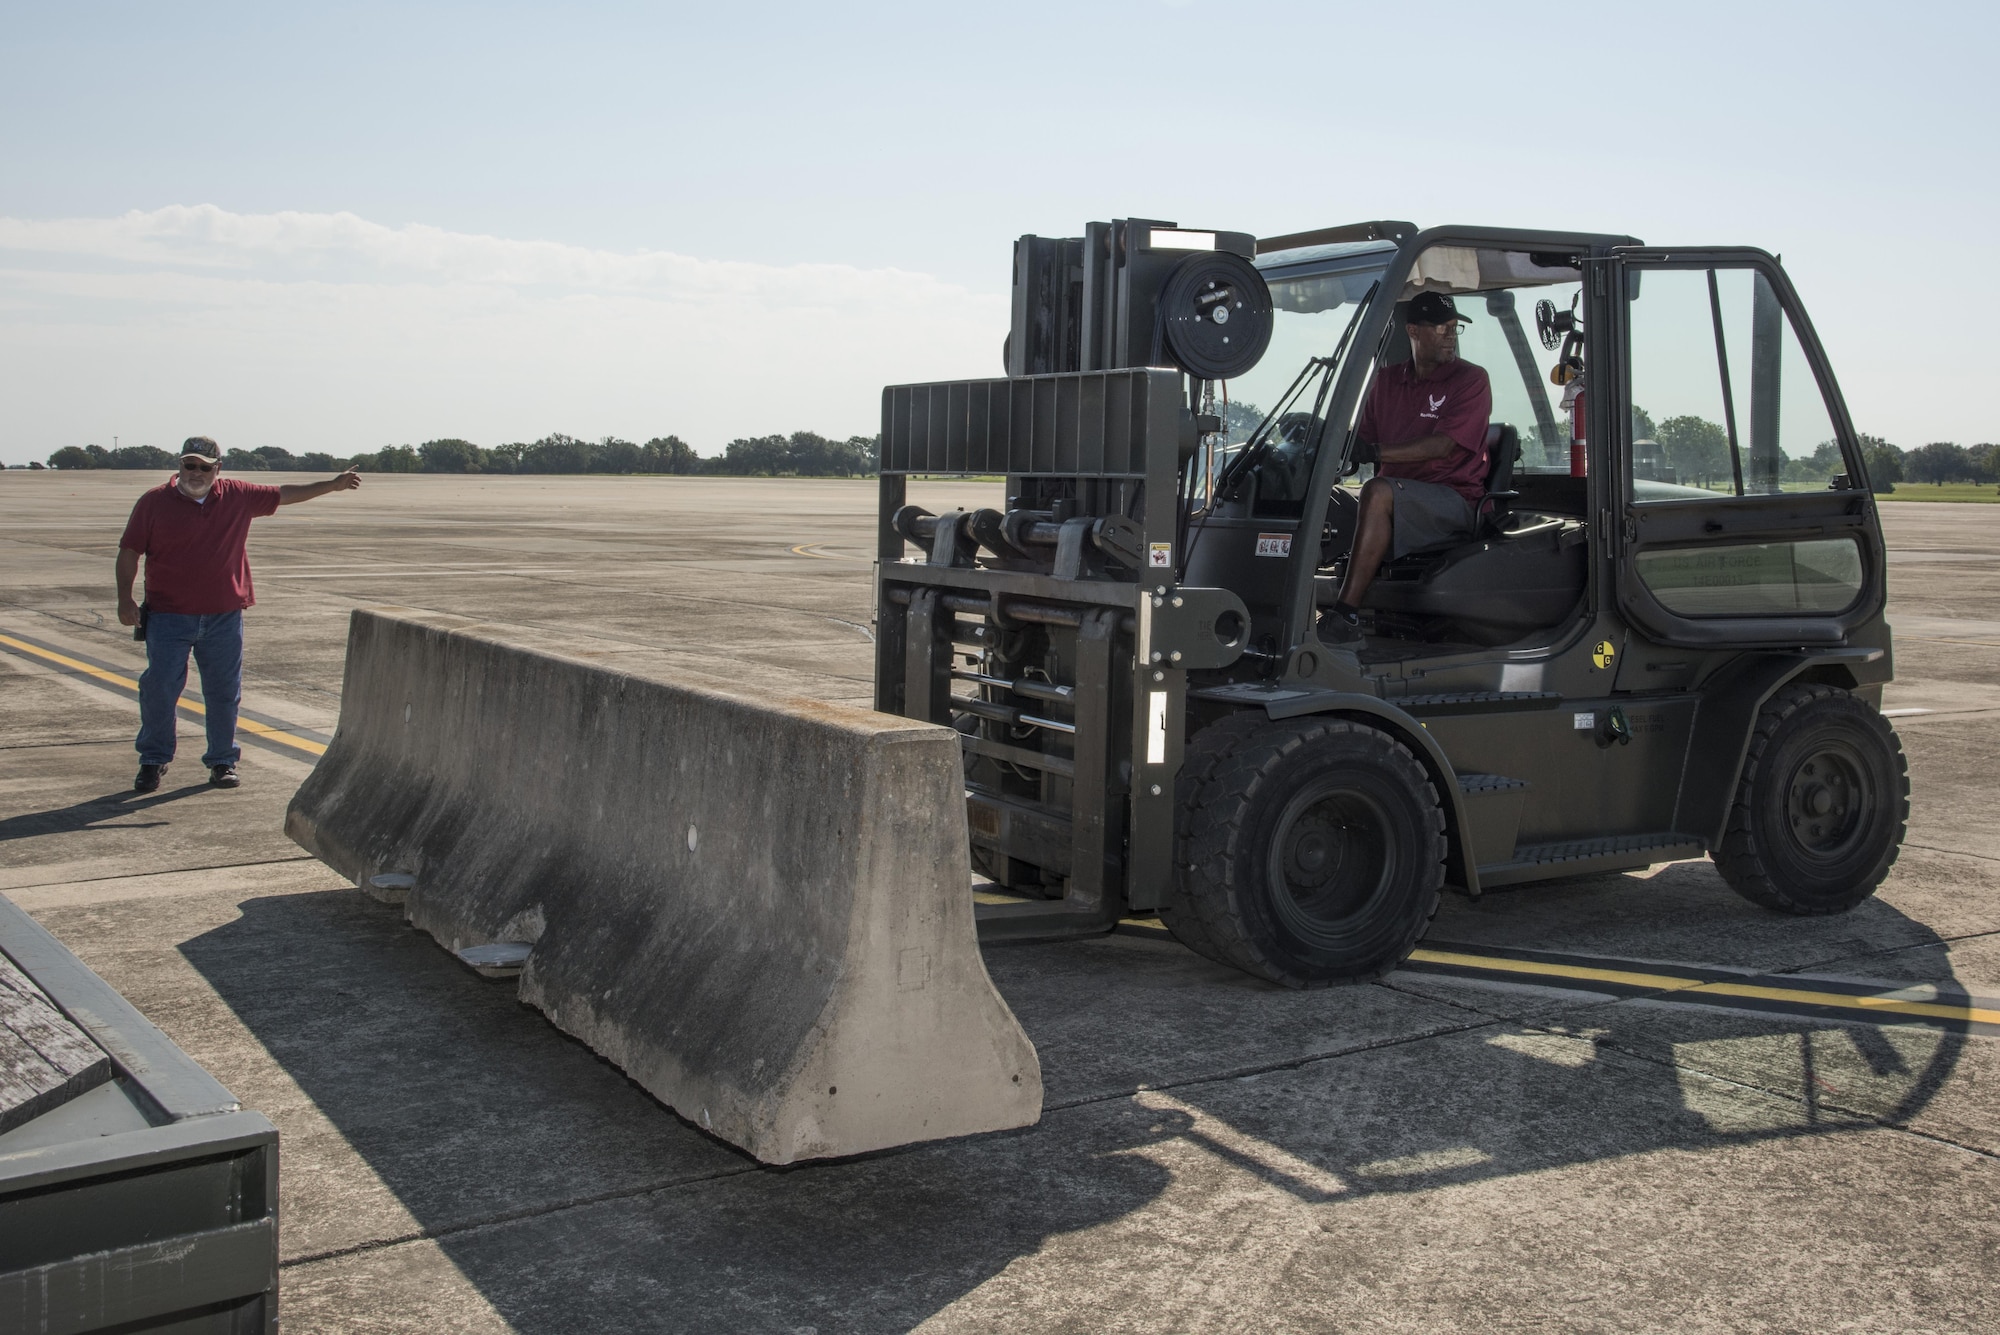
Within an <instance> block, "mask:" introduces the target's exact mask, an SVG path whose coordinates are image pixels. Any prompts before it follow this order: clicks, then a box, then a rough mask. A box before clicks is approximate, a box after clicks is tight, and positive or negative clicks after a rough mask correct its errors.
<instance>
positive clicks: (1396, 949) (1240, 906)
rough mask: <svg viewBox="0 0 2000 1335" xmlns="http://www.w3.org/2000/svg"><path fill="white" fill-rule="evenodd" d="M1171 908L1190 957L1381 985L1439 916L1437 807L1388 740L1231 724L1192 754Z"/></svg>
mask: <svg viewBox="0 0 2000 1335" xmlns="http://www.w3.org/2000/svg"><path fill="white" fill-rule="evenodd" d="M1176 800H1177V804H1178V806H1179V813H1178V815H1179V822H1178V823H1179V835H1178V838H1177V840H1176V845H1177V847H1176V853H1177V856H1176V858H1175V863H1176V869H1175V878H1174V879H1175V887H1174V894H1173V896H1172V902H1171V903H1170V904H1169V905H1167V906H1165V907H1163V908H1162V909H1161V911H1160V917H1161V918H1162V919H1163V920H1164V921H1165V922H1166V924H1167V926H1168V927H1169V928H1171V929H1172V931H1173V933H1174V935H1175V936H1176V937H1178V938H1180V940H1181V941H1182V942H1183V943H1184V944H1185V945H1186V946H1187V947H1188V948H1189V949H1191V950H1193V951H1194V952H1195V953H1197V954H1200V955H1205V956H1207V957H1208V958H1209V959H1212V960H1215V961H1217V962H1218V963H1222V964H1228V965H1233V966H1234V967H1236V968H1238V969H1241V970H1243V971H1244V972H1246V973H1250V974H1254V975H1256V976H1257V977H1259V978H1267V979H1269V980H1270V981H1272V982H1274V983H1281V984H1283V985H1284V986H1286V987H1325V986H1327V985H1328V984H1330V983H1343V982H1356V981H1361V980H1364V979H1369V978H1375V977H1379V976H1380V975H1382V974H1384V973H1387V972H1388V971H1389V970H1391V969H1393V968H1395V967H1396V966H1397V965H1398V964H1400V963H1402V961H1403V960H1404V958H1405V957H1406V956H1408V955H1409V953H1410V951H1411V950H1412V949H1414V948H1415V947H1416V944H1417V941H1418V939H1419V938H1421V937H1422V936H1423V934H1424V930H1425V928H1427V927H1428V926H1429V925H1430V921H1431V918H1432V917H1433V916H1434V915H1435V914H1436V913H1437V909H1438V902H1439V899H1440V891H1441V889H1442V887H1443V884H1444V859H1445V837H1444V828H1445V827H1444V812H1443V811H1442V810H1441V809H1440V807H1439V804H1438V796H1437V791H1436V789H1435V788H1434V787H1433V786H1432V785H1431V781H1430V776H1429V775H1428V774H1427V773H1426V772H1425V770H1424V767H1423V766H1422V765H1421V764H1420V763H1418V761H1417V758H1416V757H1415V756H1414V755H1412V754H1411V753H1410V750H1409V748H1408V747H1406V746H1404V745H1403V744H1402V743H1401V742H1399V741H1397V740H1396V739H1395V738H1394V737H1391V736H1390V735H1389V734H1388V733H1386V732H1383V731H1382V730H1380V729H1378V728H1372V727H1369V726H1367V725H1366V724H1362V723H1357V722H1354V721H1352V720H1349V719H1342V718H1308V719H1296V720H1287V721H1282V722H1273V721H1272V720H1270V719H1268V718H1265V717H1264V716H1263V715H1262V714H1261V713H1247V712H1246V713H1244V714H1237V715H1233V716H1231V717H1229V718H1227V719H1224V720H1222V721H1221V722H1219V723H1216V724H1214V725H1212V726H1210V727H1208V728H1205V729H1203V730H1202V731H1201V732H1199V733H1197V734H1196V735H1195V737H1194V739H1193V741H1191V742H1190V743H1189V744H1188V754H1187V757H1186V761H1185V763H1184V764H1183V766H1182V768H1181V776H1180V782H1179V784H1178V791H1177V793H1176Z"/></svg>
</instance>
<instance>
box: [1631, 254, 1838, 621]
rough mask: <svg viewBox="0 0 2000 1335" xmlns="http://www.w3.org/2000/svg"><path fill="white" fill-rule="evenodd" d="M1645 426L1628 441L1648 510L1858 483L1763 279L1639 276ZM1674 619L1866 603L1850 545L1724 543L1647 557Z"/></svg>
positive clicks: (1645, 570) (1636, 495)
mask: <svg viewBox="0 0 2000 1335" xmlns="http://www.w3.org/2000/svg"><path fill="white" fill-rule="evenodd" d="M1629 277H1630V279H1631V281H1630V283H1629V285H1628V289H1627V293H1626V299H1627V307H1626V309H1627V313H1628V319H1627V327H1628V329H1629V330H1630V355H1629V365H1630V368H1631V385H1632V400H1631V402H1632V420H1631V423H1630V429H1629V430H1628V432H1627V434H1626V437H1625V440H1624V442H1623V449H1624V451H1625V462H1626V465H1627V467H1626V473H1625V475H1626V477H1627V479H1628V480H1629V486H1630V488H1631V499H1632V501H1633V502H1634V503H1635V504H1637V505H1642V506H1644V505H1656V504H1675V503H1679V504H1686V503H1688V502H1714V503H1720V502H1723V501H1726V500H1729V499H1731V498H1735V497H1755V496H1771V495H1777V494H1780V493H1782V492H1788V491H1824V490H1825V489H1826V488H1827V485H1828V483H1829V481H1830V480H1831V478H1832V477H1834V476H1836V475H1839V474H1846V473H1851V472H1852V469H1851V467H1850V465H1849V463H1848V462H1847V461H1846V460H1845V458H1844V457H1843V455H1842V451H1841V447H1840V445H1839V443H1838V441H1837V439H1836V436H1835V432H1834V427H1833V419H1832V416H1831V415H1830V414H1829V413H1828V412H1827V407H1826V400H1825V399H1824V397H1823V396H1822V395H1821V393H1820V389H1819V384H1818V382H1817V380H1816V379H1815V378H1814V376H1813V372H1812V367H1811V365H1810V364H1809V363H1808V362H1807V361H1806V358H1805V354H1804V352H1803V350H1802V349H1801V348H1800V346H1799V341H1798V336H1797V334H1796V333H1795V332H1794V331H1793V329H1792V324H1791V319H1790V317H1789V316H1788V315H1787V314H1786V313H1785V311H1784V309H1783V307H1782V306H1781V305H1780V303H1779V301H1778V297H1777V293H1776V290H1775V289H1774V288H1773V287H1772V286H1771V284H1770V283H1769V282H1768V281H1767V280H1766V279H1765V277H1764V276H1763V274H1762V273H1760V272H1758V271H1757V270H1755V269H1749V268H1736V269H1643V270H1635V271H1632V272H1631V273H1630V274H1629ZM1634 567H1635V570H1636V572H1637V575H1638V577H1639V579H1640V580H1642V581H1643V582H1644V583H1645V585H1646V587H1647V589H1648V590H1649V591H1650V592H1651V593H1652V594H1653V596H1654V597H1655V598H1657V599H1658V600H1659V602H1660V603H1661V605H1662V606H1664V607H1666V608H1667V609H1668V610H1669V611H1671V612H1673V613H1675V614H1677V615H1680V616H1690V617H1705V616H1731V615H1739V616H1740V615H1759V616H1772V615H1785V614H1793V615H1831V614H1833V613H1837V612H1840V611H1842V610H1844V609H1845V608H1847V607H1848V606H1849V605H1851V604H1852V603H1853V602H1854V600H1855V598H1857V597H1858V596H1859V595H1860V593H1861V587H1862V564H1861V552H1860V548H1859V547H1858V546H1857V545H1856V544H1855V542H1854V541H1853V540H1852V539H1849V538H1820V537H1813V538H1804V539H1801V540H1798V541H1770V540H1765V541H1759V542H1731V541H1727V540H1726V539H1717V540H1712V541H1705V542H1699V543H1695V542H1690V543H1688V544H1685V545H1681V546H1663V547H1658V548H1648V549H1644V550H1641V551H1640V552H1638V553H1637V554H1636V556H1635V558H1634Z"/></svg>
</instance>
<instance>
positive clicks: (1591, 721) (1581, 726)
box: [1569, 714, 1597, 732]
mask: <svg viewBox="0 0 2000 1335" xmlns="http://www.w3.org/2000/svg"><path fill="white" fill-rule="evenodd" d="M1569 725H1570V727H1572V728H1575V729H1576V730H1577V731H1578V732H1585V731H1588V730H1589V729H1591V728H1594V727H1596V726H1597V715H1595V714H1572V715H1570V723H1569Z"/></svg>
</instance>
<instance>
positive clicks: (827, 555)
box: [792, 542, 867, 561]
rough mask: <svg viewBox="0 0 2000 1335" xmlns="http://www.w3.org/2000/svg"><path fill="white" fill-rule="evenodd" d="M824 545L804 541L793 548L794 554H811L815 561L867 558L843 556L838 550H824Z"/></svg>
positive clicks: (860, 559)
mask: <svg viewBox="0 0 2000 1335" xmlns="http://www.w3.org/2000/svg"><path fill="white" fill-rule="evenodd" d="M823 545H824V544H821V543H817V542H802V543H800V544H799V545H798V546H796V547H794V548H792V555H793V556H810V557H811V558H812V559H813V560H815V561H863V560H866V559H867V558H866V557H861V556H842V555H841V554H840V553H838V552H824V551H821V550H820V548H821V546H823Z"/></svg>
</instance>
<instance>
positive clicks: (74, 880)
mask: <svg viewBox="0 0 2000 1335" xmlns="http://www.w3.org/2000/svg"><path fill="white" fill-rule="evenodd" d="M318 860H319V859H317V858H315V857H313V856H312V855H311V854H309V853H302V854H300V855H299V856H298V857H295V858H258V859H257V860H256V861H254V862H218V863H216V864H214V865H213V866H207V867H168V868H166V869H164V870H162V871H140V872H121V873H119V874H118V875H116V876H74V877H70V878H69V879H67V880H61V881H37V882H35V883H34V884H33V885H10V886H8V887H7V890H6V893H9V894H11V893H13V892H15V891H17V890H46V889H48V888H50V887H51V886H58V885H96V884H98V883H99V882H102V881H143V880H146V879H147V878H149V877H153V876H192V875H194V874H195V873H196V872H204V871H236V870H239V869H240V868H243V867H284V866H289V865H290V864H292V863H294V862H317V861H318ZM188 893H189V894H207V893H208V891H207V890H206V889H200V890H190V891H188Z"/></svg>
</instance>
